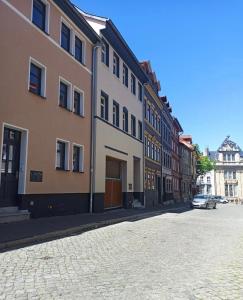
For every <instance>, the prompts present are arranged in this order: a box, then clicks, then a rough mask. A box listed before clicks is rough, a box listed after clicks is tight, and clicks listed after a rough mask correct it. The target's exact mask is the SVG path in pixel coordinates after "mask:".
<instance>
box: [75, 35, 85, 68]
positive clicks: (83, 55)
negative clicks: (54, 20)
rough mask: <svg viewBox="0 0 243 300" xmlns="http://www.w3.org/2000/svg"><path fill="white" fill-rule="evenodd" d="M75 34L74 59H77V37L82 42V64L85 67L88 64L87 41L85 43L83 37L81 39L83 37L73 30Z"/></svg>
mask: <svg viewBox="0 0 243 300" xmlns="http://www.w3.org/2000/svg"><path fill="white" fill-rule="evenodd" d="M71 30H72V29H71ZM73 32H74V33H73V39H74V40H73V55H74V58H75V37H77V38H78V39H80V41H81V42H82V62H81V63H82V64H83V65H85V64H86V41H85V39H84V38H83V37H81V35H80V34H79V33H78V32H77V31H74V30H73ZM71 36H72V35H71ZM75 60H77V59H76V58H75ZM77 61H78V60H77ZM78 62H79V61H78Z"/></svg>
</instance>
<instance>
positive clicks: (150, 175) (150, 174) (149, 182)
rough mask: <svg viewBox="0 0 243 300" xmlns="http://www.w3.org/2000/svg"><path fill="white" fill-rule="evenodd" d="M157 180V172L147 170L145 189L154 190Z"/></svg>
mask: <svg viewBox="0 0 243 300" xmlns="http://www.w3.org/2000/svg"><path fill="white" fill-rule="evenodd" d="M155 180H156V174H155V172H154V171H152V170H151V171H148V170H147V171H145V182H144V185H145V189H146V190H152V191H154V190H155V187H156V183H155Z"/></svg>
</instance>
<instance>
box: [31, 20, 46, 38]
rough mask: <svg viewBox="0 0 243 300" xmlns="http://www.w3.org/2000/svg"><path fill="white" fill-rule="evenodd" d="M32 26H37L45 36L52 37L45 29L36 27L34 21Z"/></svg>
mask: <svg viewBox="0 0 243 300" xmlns="http://www.w3.org/2000/svg"><path fill="white" fill-rule="evenodd" d="M32 24H34V25H35V26H36V28H38V29H39V30H40V31H42V32H43V33H44V34H45V35H47V36H50V33H49V32H47V31H46V30H45V29H42V28H40V27H39V26H38V25H36V24H35V23H34V22H33V21H32Z"/></svg>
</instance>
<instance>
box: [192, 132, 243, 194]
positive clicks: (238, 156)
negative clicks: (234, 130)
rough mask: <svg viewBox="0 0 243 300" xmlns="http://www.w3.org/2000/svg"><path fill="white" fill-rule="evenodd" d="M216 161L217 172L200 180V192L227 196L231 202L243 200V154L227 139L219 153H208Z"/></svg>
mask: <svg viewBox="0 0 243 300" xmlns="http://www.w3.org/2000/svg"><path fill="white" fill-rule="evenodd" d="M206 154H207V155H208V157H209V158H211V159H212V160H214V161H215V170H213V171H211V172H208V173H207V174H205V175H204V176H203V177H199V178H198V185H199V189H200V192H202V193H204V194H211V195H218V196H225V197H226V198H227V199H229V200H237V199H241V198H242V199H243V153H242V151H241V149H240V147H239V146H238V145H237V144H236V143H235V142H233V141H232V140H230V137H229V136H228V137H226V139H225V140H224V142H223V143H222V145H221V146H220V147H219V148H218V150H217V151H207V153H206Z"/></svg>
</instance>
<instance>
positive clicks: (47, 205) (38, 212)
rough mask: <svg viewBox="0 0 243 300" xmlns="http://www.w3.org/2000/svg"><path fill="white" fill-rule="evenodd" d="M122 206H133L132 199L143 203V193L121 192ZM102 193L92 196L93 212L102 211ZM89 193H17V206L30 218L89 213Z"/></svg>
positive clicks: (103, 198)
mask: <svg viewBox="0 0 243 300" xmlns="http://www.w3.org/2000/svg"><path fill="white" fill-rule="evenodd" d="M122 197H123V205H122V207H123V208H126V209H129V208H133V201H134V199H136V200H138V201H139V202H140V203H141V205H144V193H143V192H141V193H140V192H139V193H133V192H123V193H122ZM104 200H105V194H104V193H96V194H94V197H93V212H94V213H102V212H104V211H105V208H104ZM89 205H90V194H89V193H85V194H72V193H69V194H25V195H19V197H18V207H19V208H20V209H24V210H28V211H29V212H30V215H31V217H32V218H42V217H53V216H64V215H74V214H81V213H89Z"/></svg>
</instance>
